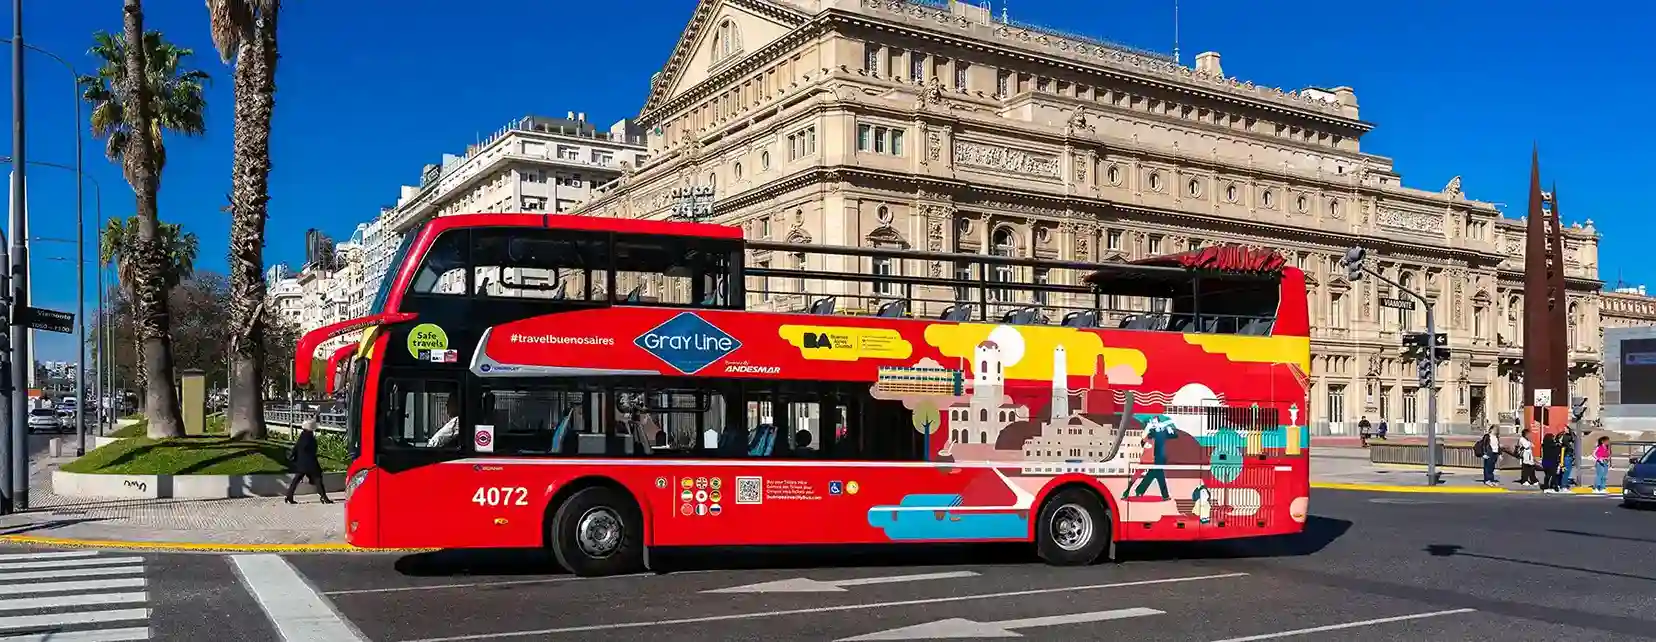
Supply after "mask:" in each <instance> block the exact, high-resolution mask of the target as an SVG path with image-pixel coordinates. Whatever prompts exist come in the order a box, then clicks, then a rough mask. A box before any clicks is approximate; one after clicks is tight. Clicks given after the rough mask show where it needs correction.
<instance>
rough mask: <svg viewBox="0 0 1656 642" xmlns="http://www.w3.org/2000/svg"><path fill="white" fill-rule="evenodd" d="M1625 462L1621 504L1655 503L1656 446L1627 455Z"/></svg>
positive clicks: (1649, 504) (1642, 504) (1644, 504)
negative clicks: (1625, 472)
mask: <svg viewBox="0 0 1656 642" xmlns="http://www.w3.org/2000/svg"><path fill="white" fill-rule="evenodd" d="M1627 463H1628V464H1629V466H1628V467H1627V475H1626V476H1624V477H1623V478H1622V504H1623V505H1625V506H1651V505H1656V448H1647V449H1645V451H1644V452H1643V453H1640V454H1637V455H1634V456H1632V457H1629V458H1628V459H1627Z"/></svg>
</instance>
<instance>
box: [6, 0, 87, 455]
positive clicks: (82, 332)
mask: <svg viewBox="0 0 1656 642" xmlns="http://www.w3.org/2000/svg"><path fill="white" fill-rule="evenodd" d="M13 4H14V7H13V13H14V14H15V18H14V19H15V20H17V23H16V26H15V27H14V34H13V36H12V38H13V39H14V40H5V39H0V41H5V42H7V43H8V44H11V45H12V51H13V56H14V60H13V62H12V67H13V69H16V70H19V71H18V77H21V74H22V71H21V69H22V67H23V63H22V60H23V56H22V51H21V50H22V49H28V50H29V51H33V52H35V53H37V54H40V55H42V56H46V57H47V58H51V59H52V60H55V61H57V63H58V64H60V65H63V68H64V69H67V70H68V71H69V81H70V88H71V89H72V90H74V94H73V95H72V96H71V98H72V99H73V100H74V103H75V122H74V130H75V166H74V167H64V166H62V165H55V164H52V163H42V162H38V161H24V162H19V163H17V165H23V164H25V163H26V162H27V163H29V164H34V165H45V166H48V167H57V168H59V169H67V170H69V171H72V172H74V173H75V254H76V255H78V256H81V257H85V256H86V221H85V218H84V215H85V211H86V206H85V203H84V199H85V195H86V185H85V180H86V172H85V171H83V169H84V168H83V166H82V160H83V159H82V158H81V147H82V145H81V99H80V73H79V72H77V71H76V70H75V66H74V65H72V64H70V63H69V61H67V60H64V59H63V57H62V56H59V55H57V54H55V53H52V52H50V51H47V50H45V49H41V48H40V47H36V46H34V45H31V44H27V43H24V42H23V27H22V20H23V16H22V14H23V9H22V8H21V6H20V5H21V4H22V0H13ZM18 91H19V92H21V90H18ZM17 102H18V103H19V105H18V106H17V109H18V112H17V119H16V127H17V128H18V129H22V122H23V111H22V105H21V102H22V101H21V99H18V100H17ZM17 147H18V149H17V150H15V151H14V152H13V155H14V156H16V157H17V158H19V159H23V151H22V145H21V144H19V145H17ZM18 175H19V176H21V175H22V174H21V170H19V174H18ZM93 185H94V186H95V185H97V181H93ZM100 200H101V198H100ZM16 217H17V215H16V214H13V218H14V219H15V218H16ZM14 222H15V220H14ZM13 234H17V232H16V231H15V230H14V231H13ZM16 242H18V243H21V242H22V241H21V240H19V241H16ZM75 293H76V296H75V302H76V303H75V305H76V308H75V318H76V320H77V321H76V323H77V325H76V332H75V341H77V342H78V344H79V351H78V352H76V353H75V388H76V393H75V394H76V395H77V396H81V397H84V396H86V395H85V385H86V378H85V377H86V375H85V372H86V264H85V262H84V261H83V262H82V263H80V264H79V266H78V267H77V268H76V270H75ZM84 401H85V400H84V399H82V400H80V402H77V403H76V404H75V432H76V433H78V434H79V435H80V444H79V445H78V446H76V448H75V454H76V456H80V455H85V454H86V413H85V412H84V411H83V410H82V408H83V407H84V406H85V405H86V404H85V403H82V402H84ZM14 414H15V413H14Z"/></svg>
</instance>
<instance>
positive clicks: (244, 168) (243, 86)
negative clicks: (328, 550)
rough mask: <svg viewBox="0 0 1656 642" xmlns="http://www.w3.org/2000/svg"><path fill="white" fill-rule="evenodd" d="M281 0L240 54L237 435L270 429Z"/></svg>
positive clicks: (233, 261)
mask: <svg viewBox="0 0 1656 642" xmlns="http://www.w3.org/2000/svg"><path fill="white" fill-rule="evenodd" d="M280 8H281V2H280V1H279V0H277V1H273V2H271V3H270V4H269V5H267V6H266V7H265V10H264V11H262V12H260V14H259V17H258V20H257V22H256V23H255V25H254V28H253V37H252V38H250V39H245V40H243V41H242V43H241V45H240V48H239V51H238V52H237V56H236V69H235V92H236V122H235V152H234V156H233V161H232V169H231V173H232V177H231V189H230V212H231V220H230V292H231V297H232V301H231V306H230V323H231V325H230V327H231V328H233V332H235V334H234V335H232V336H231V339H230V346H231V350H233V352H234V357H233V358H232V360H231V361H232V364H231V370H232V375H231V380H230V408H229V409H228V412H229V420H230V435H231V436H232V437H234V438H237V439H261V438H263V437H264V436H265V423H264V390H263V386H262V385H261V384H262V383H263V382H264V362H265V330H266V328H265V314H264V311H265V300H264V299H265V280H264V235H265V217H266V215H267V212H268V210H267V209H266V207H267V205H268V203H269V200H270V121H271V115H272V113H273V112H274V110H275V107H276V57H277V49H276V17H277V14H278V13H279V11H280Z"/></svg>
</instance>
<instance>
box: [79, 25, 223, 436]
mask: <svg viewBox="0 0 1656 642" xmlns="http://www.w3.org/2000/svg"><path fill="white" fill-rule="evenodd" d="M121 13H122V27H123V35H122V37H120V38H116V37H114V36H107V34H98V35H96V36H94V40H93V43H94V44H93V49H92V54H93V55H96V56H98V57H99V58H101V59H102V60H103V64H102V65H101V66H100V67H99V69H98V73H97V74H96V75H95V76H90V77H87V78H83V79H82V81H83V84H84V86H85V87H86V91H85V98H86V100H87V101H88V102H91V103H92V131H93V133H94V134H96V135H97V136H99V137H101V138H105V139H107V140H108V147H107V148H106V154H107V155H108V156H109V157H110V160H112V161H116V162H119V163H120V164H121V169H122V171H123V173H124V174H125V175H126V180H127V182H128V183H130V184H131V185H132V191H133V193H134V194H135V195H136V196H137V199H136V201H137V203H136V205H137V206H136V207H135V208H134V209H135V210H136V211H137V215H136V216H134V217H133V221H134V223H136V225H134V226H133V227H136V228H137V229H136V230H135V233H134V234H131V235H129V237H128V238H129V240H128V246H129V248H128V250H127V254H128V256H129V257H130V258H128V261H127V262H128V263H129V264H130V265H131V268H130V269H131V274H130V279H131V280H130V281H129V283H130V284H131V285H130V287H131V288H132V295H133V297H132V298H133V302H134V303H135V304H136V309H137V312H138V315H137V316H138V322H137V324H136V325H137V327H136V330H137V336H138V341H139V342H140V343H141V344H142V345H143V355H142V356H143V369H142V370H143V373H144V377H145V379H146V380H148V381H151V382H155V383H154V385H149V386H145V387H144V414H145V415H146V416H147V418H148V419H149V436H151V437H178V436H182V435H183V434H184V421H183V417H182V416H181V415H180V414H179V407H178V390H177V389H176V388H174V387H173V386H172V385H171V382H172V380H173V354H172V341H171V338H170V335H169V330H170V326H171V325H172V322H171V318H170V314H171V311H170V310H169V309H168V304H167V284H166V279H165V271H166V267H167V249H166V244H165V242H164V240H165V237H164V236H163V234H162V231H161V215H160V212H159V210H158V208H157V195H158V194H159V192H160V190H161V165H162V163H163V162H164V159H165V156H164V153H165V150H164V149H163V147H162V142H161V132H162V131H163V130H165V129H173V130H174V131H176V132H179V133H183V134H185V135H192V134H199V133H201V132H202V131H203V130H204V129H205V125H204V122H205V120H204V115H203V114H204V112H205V108H206V101H205V99H204V98H203V97H202V92H201V89H202V83H204V82H205V81H206V79H207V76H206V74H205V73H202V72H199V71H190V70H184V69H182V68H181V65H182V63H183V60H184V59H185V58H187V57H189V55H190V54H191V52H190V51H189V50H188V49H184V48H181V47H176V46H171V45H168V44H167V43H166V41H165V40H164V39H163V38H162V37H161V35H160V34H158V33H151V32H146V31H144V3H143V0H125V3H124V5H123V7H122V11H121ZM105 36H107V37H105ZM162 382H165V383H162Z"/></svg>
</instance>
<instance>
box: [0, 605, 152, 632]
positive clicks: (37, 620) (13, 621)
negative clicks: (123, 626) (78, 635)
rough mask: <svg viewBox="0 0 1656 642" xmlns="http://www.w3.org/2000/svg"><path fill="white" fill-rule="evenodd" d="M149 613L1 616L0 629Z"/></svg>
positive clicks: (113, 619) (138, 617)
mask: <svg viewBox="0 0 1656 642" xmlns="http://www.w3.org/2000/svg"><path fill="white" fill-rule="evenodd" d="M149 613H150V612H149V609H115V610H111V611H74V612H68V613H48V614H45V615H11V616H7V617H0V631H5V630H8V629H12V630H15V629H33V628H38V627H42V626H53V625H61V624H96V623H99V622H123V621H126V620H147V619H149Z"/></svg>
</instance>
